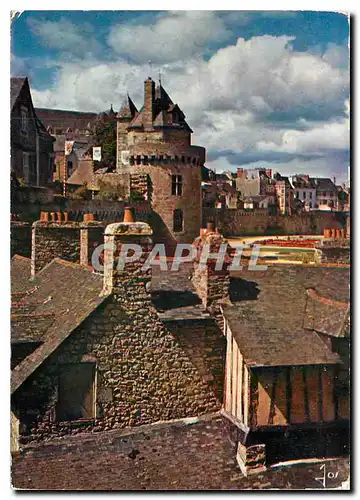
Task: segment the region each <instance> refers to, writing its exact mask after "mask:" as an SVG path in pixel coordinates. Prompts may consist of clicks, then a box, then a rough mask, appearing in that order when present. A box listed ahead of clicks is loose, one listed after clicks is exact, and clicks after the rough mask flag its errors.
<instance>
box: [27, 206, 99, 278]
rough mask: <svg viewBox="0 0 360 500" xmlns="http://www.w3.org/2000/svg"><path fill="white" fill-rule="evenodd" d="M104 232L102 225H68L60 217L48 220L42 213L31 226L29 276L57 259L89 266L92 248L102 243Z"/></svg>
mask: <svg viewBox="0 0 360 500" xmlns="http://www.w3.org/2000/svg"><path fill="white" fill-rule="evenodd" d="M88 215H89V214H88ZM58 219H59V216H58ZM103 231H104V224H103V223H101V222H97V221H89V222H72V221H70V222H69V221H68V217H64V216H63V214H62V216H61V221H59V220H58V221H55V220H51V221H49V220H46V219H45V217H44V213H43V219H42V220H39V221H36V222H34V223H33V225H32V244H31V277H32V278H33V277H34V276H35V275H36V274H37V273H38V272H39V271H40V270H41V269H43V268H44V267H45V266H46V265H47V264H49V263H50V262H51V261H52V260H53V259H56V258H60V259H64V260H69V261H71V262H75V263H81V264H83V265H86V266H88V265H89V264H90V263H91V255H92V251H91V249H92V248H93V247H94V246H95V245H96V246H97V245H98V244H100V243H102V242H103Z"/></svg>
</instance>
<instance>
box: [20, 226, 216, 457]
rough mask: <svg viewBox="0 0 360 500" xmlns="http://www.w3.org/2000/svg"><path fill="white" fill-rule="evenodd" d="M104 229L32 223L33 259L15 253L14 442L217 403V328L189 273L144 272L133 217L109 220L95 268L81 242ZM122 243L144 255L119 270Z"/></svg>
mask: <svg viewBox="0 0 360 500" xmlns="http://www.w3.org/2000/svg"><path fill="white" fill-rule="evenodd" d="M103 235H104V226H103V225H102V224H100V223H97V222H95V221H94V222H92V221H91V222H88V223H76V222H62V223H55V222H47V221H38V222H36V223H34V225H33V245H32V258H31V262H30V260H29V259H26V258H24V257H18V256H15V257H14V258H13V260H12V300H13V302H12V366H13V371H12V383H11V385H12V393H13V399H12V410H13V412H12V429H13V434H12V436H13V439H12V443H13V449H14V450H16V449H17V448H18V447H19V443H20V446H22V445H24V444H26V443H31V442H36V441H42V440H46V439H51V438H54V437H55V436H64V435H69V434H77V433H79V432H97V431H104V430H108V429H111V428H116V427H129V426H137V425H142V424H147V423H153V422H157V421H159V420H170V419H174V418H183V417H192V416H197V415H202V414H205V413H209V412H210V413H211V412H214V411H218V410H219V409H220V407H221V400H222V384H223V367H224V352H225V351H224V341H223V336H222V333H221V330H220V329H219V327H218V325H217V323H216V322H215V321H214V319H213V318H212V317H211V315H210V314H209V313H208V312H207V311H206V309H205V307H204V306H203V305H202V303H201V300H200V298H199V297H198V296H197V294H196V293H195V289H194V287H193V285H192V282H191V281H190V280H189V275H190V274H191V273H190V271H191V270H189V268H188V267H185V268H184V269H180V271H179V272H173V273H171V272H169V273H166V272H162V273H161V274H160V275H158V274H157V272H156V268H155V269H154V272H153V275H152V272H151V271H152V269H151V268H150V269H149V270H147V271H144V270H143V269H142V267H141V264H142V263H143V262H144V260H145V258H146V257H147V255H148V254H149V252H150V250H151V244H152V230H151V228H150V227H149V226H148V225H147V224H146V223H141V222H136V223H115V224H110V225H108V226H107V227H106V229H105V243H113V244H114V246H113V249H112V250H109V249H107V248H106V249H105V255H104V264H105V265H104V275H102V274H99V273H94V272H93V271H92V268H91V267H89V258H90V254H91V252H90V250H91V249H92V248H93V247H94V246H96V245H97V244H98V243H99V238H100V240H101V238H104V236H103ZM128 242H131V243H138V244H140V245H141V247H142V249H143V257H142V260H141V261H139V262H132V263H129V264H127V265H126V266H125V268H124V269H123V270H122V271H119V270H118V269H117V267H118V266H117V262H118V258H119V255H118V251H119V250H120V249H121V245H122V244H123V243H128ZM59 256H61V257H62V258H56V257H59ZM54 258H55V259H54ZM64 259H67V260H64ZM75 262H78V263H75ZM155 267H156V266H155ZM31 275H32V280H29V279H27V278H30V276H31Z"/></svg>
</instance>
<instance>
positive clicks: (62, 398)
mask: <svg viewBox="0 0 360 500" xmlns="http://www.w3.org/2000/svg"><path fill="white" fill-rule="evenodd" d="M94 385H95V363H76V364H69V365H66V366H64V367H62V368H61V370H60V373H59V385H58V403H57V409H56V416H57V419H58V420H78V419H91V418H94V416H95V411H94V410H95V408H94Z"/></svg>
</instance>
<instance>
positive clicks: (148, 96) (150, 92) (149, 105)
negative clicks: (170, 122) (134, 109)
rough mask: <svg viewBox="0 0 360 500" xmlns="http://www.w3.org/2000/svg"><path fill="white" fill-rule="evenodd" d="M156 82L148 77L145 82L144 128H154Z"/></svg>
mask: <svg viewBox="0 0 360 500" xmlns="http://www.w3.org/2000/svg"><path fill="white" fill-rule="evenodd" d="M154 100H155V82H154V81H153V80H152V79H151V78H150V77H148V78H147V79H146V80H145V82H144V111H143V117H144V121H143V124H144V128H145V130H152V128H153V119H154Z"/></svg>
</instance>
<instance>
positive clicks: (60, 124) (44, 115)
mask: <svg viewBox="0 0 360 500" xmlns="http://www.w3.org/2000/svg"><path fill="white" fill-rule="evenodd" d="M36 113H37V115H38V116H39V118H40V119H41V120H42V122H43V124H44V126H45V127H46V130H47V131H48V133H49V134H50V135H51V136H52V137H54V139H55V143H54V173H53V180H54V181H63V180H64V175H66V179H68V178H69V177H70V176H71V174H72V173H73V172H74V171H75V170H76V169H77V168H78V167H79V166H80V163H81V160H82V158H81V156H82V155H83V154H84V153H85V152H86V151H87V150H88V149H89V147H90V146H91V145H92V136H93V132H94V127H95V122H96V119H97V117H98V115H97V113H89V112H80V111H71V110H61V109H47V108H36ZM65 141H74V148H73V153H72V154H71V155H69V156H66V158H65ZM65 168H66V171H65ZM89 168H90V169H91V168H92V166H91V165H90V167H89ZM86 180H87V179H86ZM81 184H83V182H81Z"/></svg>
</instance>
